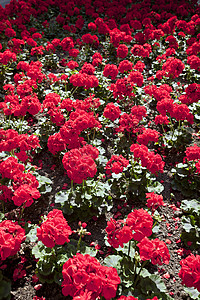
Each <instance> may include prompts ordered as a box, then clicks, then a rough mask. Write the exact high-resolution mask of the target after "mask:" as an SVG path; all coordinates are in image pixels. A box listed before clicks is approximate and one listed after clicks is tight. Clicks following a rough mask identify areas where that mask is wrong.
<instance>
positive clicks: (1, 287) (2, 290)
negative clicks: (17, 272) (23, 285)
mask: <svg viewBox="0 0 200 300" xmlns="http://www.w3.org/2000/svg"><path fill="white" fill-rule="evenodd" d="M10 292H11V283H10V281H6V280H1V281H0V299H5V298H7V297H8V296H9V294H10Z"/></svg>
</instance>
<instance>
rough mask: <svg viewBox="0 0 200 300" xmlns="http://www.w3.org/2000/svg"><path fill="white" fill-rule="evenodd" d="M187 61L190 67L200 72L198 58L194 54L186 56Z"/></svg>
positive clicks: (199, 60) (199, 59)
mask: <svg viewBox="0 0 200 300" xmlns="http://www.w3.org/2000/svg"><path fill="white" fill-rule="evenodd" d="M187 63H188V65H190V68H191V69H194V70H196V71H198V72H200V58H199V57H198V56H196V55H191V56H188V58H187Z"/></svg>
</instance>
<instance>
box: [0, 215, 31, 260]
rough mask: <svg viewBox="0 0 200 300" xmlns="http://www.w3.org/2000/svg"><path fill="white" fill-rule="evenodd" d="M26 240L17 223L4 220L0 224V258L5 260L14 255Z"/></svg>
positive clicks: (23, 231) (22, 230)
mask: <svg viewBox="0 0 200 300" xmlns="http://www.w3.org/2000/svg"><path fill="white" fill-rule="evenodd" d="M25 239H26V235H25V230H24V229H23V228H22V227H21V226H20V225H18V223H17V222H12V221H10V220H5V221H2V222H1V223H0V257H1V260H5V259H6V258H7V257H9V256H13V255H15V254H16V253H17V252H18V251H19V249H20V246H21V243H22V242H23V241H24V240H25Z"/></svg>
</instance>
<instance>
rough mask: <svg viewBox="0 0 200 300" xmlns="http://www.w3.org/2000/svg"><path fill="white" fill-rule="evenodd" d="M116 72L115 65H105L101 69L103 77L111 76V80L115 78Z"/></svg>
mask: <svg viewBox="0 0 200 300" xmlns="http://www.w3.org/2000/svg"><path fill="white" fill-rule="evenodd" d="M117 74H118V69H117V66H116V65H113V64H111V65H109V64H108V65H105V67H104V70H103V75H104V76H105V77H109V76H110V77H111V79H112V80H115V78H116V77H117Z"/></svg>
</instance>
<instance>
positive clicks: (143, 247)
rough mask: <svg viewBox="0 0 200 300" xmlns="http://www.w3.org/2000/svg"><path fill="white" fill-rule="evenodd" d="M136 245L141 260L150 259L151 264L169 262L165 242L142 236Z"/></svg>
mask: <svg viewBox="0 0 200 300" xmlns="http://www.w3.org/2000/svg"><path fill="white" fill-rule="evenodd" d="M137 246H138V248H139V251H140V259H141V260H151V263H152V264H153V265H156V264H158V265H162V264H167V265H168V264H169V260H170V254H169V250H168V248H167V246H166V244H165V243H164V242H163V241H160V240H159V239H158V238H156V239H154V240H149V239H148V238H147V237H144V238H143V239H142V240H141V241H140V243H138V245H137Z"/></svg>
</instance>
